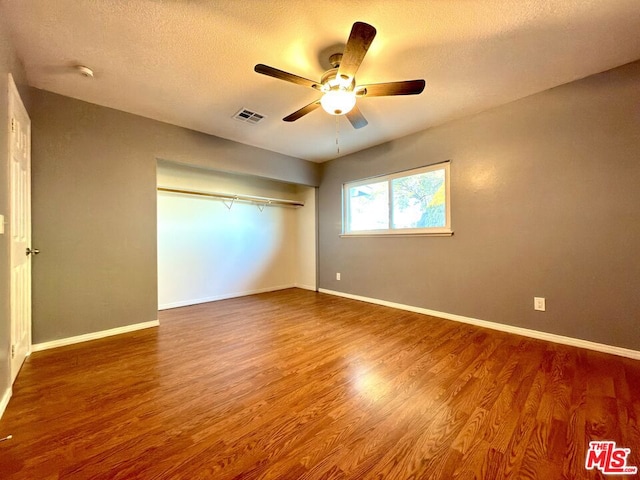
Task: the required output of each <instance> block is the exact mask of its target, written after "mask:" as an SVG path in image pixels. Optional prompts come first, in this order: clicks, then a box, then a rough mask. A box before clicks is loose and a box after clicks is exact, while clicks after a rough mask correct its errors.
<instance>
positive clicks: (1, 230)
mask: <svg viewBox="0 0 640 480" xmlns="http://www.w3.org/2000/svg"><path fill="white" fill-rule="evenodd" d="M0 235H4V215H0Z"/></svg>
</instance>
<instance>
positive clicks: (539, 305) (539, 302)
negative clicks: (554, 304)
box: [533, 297, 546, 312]
mask: <svg viewBox="0 0 640 480" xmlns="http://www.w3.org/2000/svg"><path fill="white" fill-rule="evenodd" d="M533 309H534V310H538V311H540V312H544V311H545V310H546V305H545V300H544V297H533Z"/></svg>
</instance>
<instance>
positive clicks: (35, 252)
mask: <svg viewBox="0 0 640 480" xmlns="http://www.w3.org/2000/svg"><path fill="white" fill-rule="evenodd" d="M32 253H33V254H34V255H37V254H39V253H40V250H38V249H37V248H34V249H33V250H32V249H30V248H29V247H27V257H28V256H29V255H31V254H32Z"/></svg>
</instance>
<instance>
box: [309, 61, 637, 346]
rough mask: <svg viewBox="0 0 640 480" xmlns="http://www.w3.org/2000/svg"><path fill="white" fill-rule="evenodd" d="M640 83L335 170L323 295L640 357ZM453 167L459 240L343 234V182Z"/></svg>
mask: <svg viewBox="0 0 640 480" xmlns="http://www.w3.org/2000/svg"><path fill="white" fill-rule="evenodd" d="M639 85H640V63H638V62H637V63H633V64H629V65H626V66H624V67H621V68H618V69H615V70H612V71H609V72H605V73H602V74H599V75H595V76H592V77H589V78H586V79H583V80H581V81H578V82H574V83H571V84H567V85H564V86H560V87H558V88H555V89H553V90H550V91H547V92H543V93H540V94H537V95H534V96H531V97H528V98H525V99H523V100H520V101H517V102H514V103H511V104H508V105H505V106H502V107H499V108H496V109H494V110H491V111H487V112H485V113H481V114H478V115H476V116H473V117H469V118H466V119H463V120H460V121H455V122H452V123H449V124H446V125H443V126H440V127H437V128H432V129H429V130H426V131H423V132H420V133H417V134H414V135H411V136H408V137H405V138H402V139H399V140H397V141H393V142H389V143H386V144H383V145H380V146H378V147H375V148H371V149H369V150H366V151H362V152H359V153H356V154H353V155H350V156H348V157H345V158H343V159H338V160H335V161H332V162H329V163H327V164H324V169H323V178H322V182H321V186H320V193H319V194H320V199H319V202H320V218H319V221H320V224H319V228H320V249H319V255H320V287H321V288H325V289H331V290H337V291H342V292H347V293H351V294H356V295H362V296H366V297H373V298H376V299H383V300H387V301H392V302H398V303H402V304H408V305H413V306H418V307H423V308H428V309H433V310H437V311H441V312H447V313H453V314H458V315H464V316H469V317H473V318H478V319H483V320H489V321H493V322H499V323H503V324H509V325H514V326H518V327H525V328H530V329H535V330H540V331H545V332H551V333H555V334H559V335H566V336H570V337H574V338H581V339H587V340H591V341H595V342H601V343H605V344H609V345H616V346H621V347H627V348H632V349H636V350H640V328H639V320H640V254H639V252H640V211H639V206H640V157H639V152H640V88H639V87H638V86H639ZM448 159H451V160H452V164H451V172H452V181H451V185H452V187H451V188H452V225H453V229H454V231H455V235H454V236H453V237H409V238H340V237H339V234H340V229H341V187H342V183H343V182H346V181H350V180H355V179H360V178H366V177H369V176H372V175H377V174H384V173H389V172H395V171H398V170H403V169H408V168H412V167H417V166H421V165H426V164H432V163H436V162H441V161H443V160H448ZM336 272H340V273H341V274H342V280H341V281H336V280H335V274H336ZM534 296H541V297H546V300H547V311H546V312H544V313H543V312H536V311H534V310H533V297H534Z"/></svg>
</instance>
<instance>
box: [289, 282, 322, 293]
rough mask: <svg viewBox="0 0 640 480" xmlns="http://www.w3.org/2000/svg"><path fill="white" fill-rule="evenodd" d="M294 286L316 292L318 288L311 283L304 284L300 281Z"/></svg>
mask: <svg viewBox="0 0 640 480" xmlns="http://www.w3.org/2000/svg"><path fill="white" fill-rule="evenodd" d="M294 286H295V287H296V288H302V289H303V290H311V291H312V292H317V291H318V289H317V288H316V287H314V286H311V285H304V284H302V283H296V284H295V285H294Z"/></svg>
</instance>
